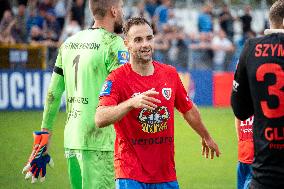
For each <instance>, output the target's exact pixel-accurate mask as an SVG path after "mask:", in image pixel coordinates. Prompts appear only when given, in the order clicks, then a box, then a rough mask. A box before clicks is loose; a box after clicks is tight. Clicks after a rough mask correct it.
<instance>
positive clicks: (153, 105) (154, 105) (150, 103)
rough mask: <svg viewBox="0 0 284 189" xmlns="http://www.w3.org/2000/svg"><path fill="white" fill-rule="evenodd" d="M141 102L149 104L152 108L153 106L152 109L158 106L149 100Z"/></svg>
mask: <svg viewBox="0 0 284 189" xmlns="http://www.w3.org/2000/svg"><path fill="white" fill-rule="evenodd" d="M142 104H144V105H147V106H150V107H152V108H154V109H155V108H157V107H158V105H156V104H155V103H153V102H150V101H147V100H143V101H142Z"/></svg>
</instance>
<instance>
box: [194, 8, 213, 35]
mask: <svg viewBox="0 0 284 189" xmlns="http://www.w3.org/2000/svg"><path fill="white" fill-rule="evenodd" d="M211 12H212V5H211V4H205V5H203V7H202V11H201V13H200V14H199V15H198V31H199V32H213V21H212V20H213V18H212V15H211Z"/></svg>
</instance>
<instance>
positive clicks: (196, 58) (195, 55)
mask: <svg viewBox="0 0 284 189" xmlns="http://www.w3.org/2000/svg"><path fill="white" fill-rule="evenodd" d="M211 41H212V35H211V33H208V32H201V33H199V36H198V39H196V40H195V41H193V42H192V43H191V44H190V45H189V48H190V50H191V60H190V62H191V63H192V65H190V67H191V68H193V69H198V70H212V58H213V51H212V49H211Z"/></svg>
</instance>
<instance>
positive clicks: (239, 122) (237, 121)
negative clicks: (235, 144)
mask: <svg viewBox="0 0 284 189" xmlns="http://www.w3.org/2000/svg"><path fill="white" fill-rule="evenodd" d="M240 124H241V120H239V119H238V118H236V117H235V129H236V133H237V139H238V140H239V125H240Z"/></svg>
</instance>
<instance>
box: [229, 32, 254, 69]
mask: <svg viewBox="0 0 284 189" xmlns="http://www.w3.org/2000/svg"><path fill="white" fill-rule="evenodd" d="M254 37H256V33H255V32H253V31H249V32H247V33H246V34H245V36H244V37H241V38H240V39H238V40H237V41H236V42H235V47H236V48H235V52H234V55H233V58H232V61H231V64H230V66H229V69H228V71H235V70H236V67H237V64H238V61H239V57H240V54H241V51H242V49H243V47H244V44H245V42H246V40H248V39H250V38H254Z"/></svg>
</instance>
